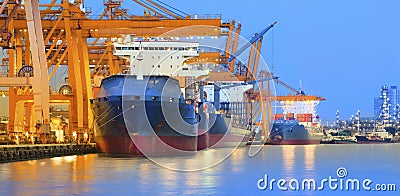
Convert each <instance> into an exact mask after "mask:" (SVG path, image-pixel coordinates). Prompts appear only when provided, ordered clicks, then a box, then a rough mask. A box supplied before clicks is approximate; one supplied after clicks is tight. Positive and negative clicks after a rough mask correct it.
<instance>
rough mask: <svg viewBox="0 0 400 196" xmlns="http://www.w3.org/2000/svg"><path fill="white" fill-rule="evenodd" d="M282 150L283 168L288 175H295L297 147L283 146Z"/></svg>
mask: <svg viewBox="0 0 400 196" xmlns="http://www.w3.org/2000/svg"><path fill="white" fill-rule="evenodd" d="M281 148H282V158H283V160H282V161H283V166H284V169H285V171H286V173H287V174H293V173H294V171H293V170H294V164H295V162H296V160H295V158H296V154H295V150H296V146H294V145H287V146H281Z"/></svg>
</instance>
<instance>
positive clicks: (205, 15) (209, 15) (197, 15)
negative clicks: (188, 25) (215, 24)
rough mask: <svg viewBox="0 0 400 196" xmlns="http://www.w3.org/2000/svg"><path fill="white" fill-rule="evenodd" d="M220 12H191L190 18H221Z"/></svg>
mask: <svg viewBox="0 0 400 196" xmlns="http://www.w3.org/2000/svg"><path fill="white" fill-rule="evenodd" d="M221 18H222V17H221V14H192V15H190V19H221Z"/></svg>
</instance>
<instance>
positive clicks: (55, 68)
mask: <svg viewBox="0 0 400 196" xmlns="http://www.w3.org/2000/svg"><path fill="white" fill-rule="evenodd" d="M67 53H68V50H65V51H64V52H63V54H62V55H61V57H60V59H59V60H58V62H57V64H56V65H55V66H54V68H53V70H52V71H51V73H50V76H49V80H51V78H53V76H54V74H55V73H56V71H57V69H58V67H59V66H60V65H61V63H62V62H63V60H64V58H65V56H67Z"/></svg>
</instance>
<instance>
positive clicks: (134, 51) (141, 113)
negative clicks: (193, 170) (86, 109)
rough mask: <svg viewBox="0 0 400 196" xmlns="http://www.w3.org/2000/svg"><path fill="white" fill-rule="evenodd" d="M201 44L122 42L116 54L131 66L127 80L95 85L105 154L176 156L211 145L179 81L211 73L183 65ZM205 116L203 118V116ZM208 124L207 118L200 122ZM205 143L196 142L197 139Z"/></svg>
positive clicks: (113, 78) (115, 77)
mask: <svg viewBox="0 0 400 196" xmlns="http://www.w3.org/2000/svg"><path fill="white" fill-rule="evenodd" d="M198 45H199V44H198V43H190V42H178V41H159V40H157V41H149V40H146V41H137V40H133V41H130V40H128V41H127V40H124V42H121V43H115V44H114V55H116V56H119V57H122V58H127V59H129V61H130V64H131V65H130V68H129V70H128V71H127V72H126V73H125V74H123V75H113V76H110V77H107V78H104V79H102V80H101V79H97V82H99V81H101V84H98V83H97V84H96V81H95V94H96V95H95V99H93V100H91V106H92V110H93V112H94V116H95V123H94V124H95V133H96V142H97V146H98V148H99V149H100V151H101V152H103V153H105V154H113V155H116V154H124V155H126V154H128V155H135V156H142V155H144V156H148V155H171V154H172V155H175V154H181V153H185V152H195V151H196V150H198V144H199V146H207V145H206V144H205V143H206V142H207V141H206V138H204V137H198V135H199V133H204V132H206V131H207V130H202V124H203V125H204V124H207V123H199V122H198V119H199V118H198V116H200V115H199V113H196V111H195V107H196V105H195V101H194V99H193V97H191V96H188V95H187V93H186V89H185V88H184V87H182V85H181V84H180V78H179V77H178V76H198V75H202V74H204V75H205V74H207V71H205V70H199V69H195V68H193V67H191V66H189V65H185V64H184V61H185V60H187V59H190V58H193V57H196V56H198ZM196 115H197V116H196ZM203 116H204V115H203ZM202 119H203V121H204V120H206V118H205V117H203V118H202ZM199 138H200V139H202V140H200V141H198V139H199Z"/></svg>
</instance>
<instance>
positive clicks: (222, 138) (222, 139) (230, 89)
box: [202, 80, 253, 147]
mask: <svg viewBox="0 0 400 196" xmlns="http://www.w3.org/2000/svg"><path fill="white" fill-rule="evenodd" d="M251 88H253V85H250V84H245V83H243V84H242V82H240V81H235V80H233V81H219V82H209V83H207V84H206V85H205V86H204V94H205V98H204V99H203V100H202V101H203V102H204V101H205V102H208V103H213V106H214V107H215V110H216V117H215V123H213V124H212V126H211V127H210V130H209V133H208V137H209V147H235V146H245V145H246V143H247V142H248V141H249V138H250V133H251V130H252V127H253V126H252V123H251V114H250V107H251V106H250V105H251V103H250V102H247V101H245V97H244V96H245V92H246V91H247V90H249V89H251Z"/></svg>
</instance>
